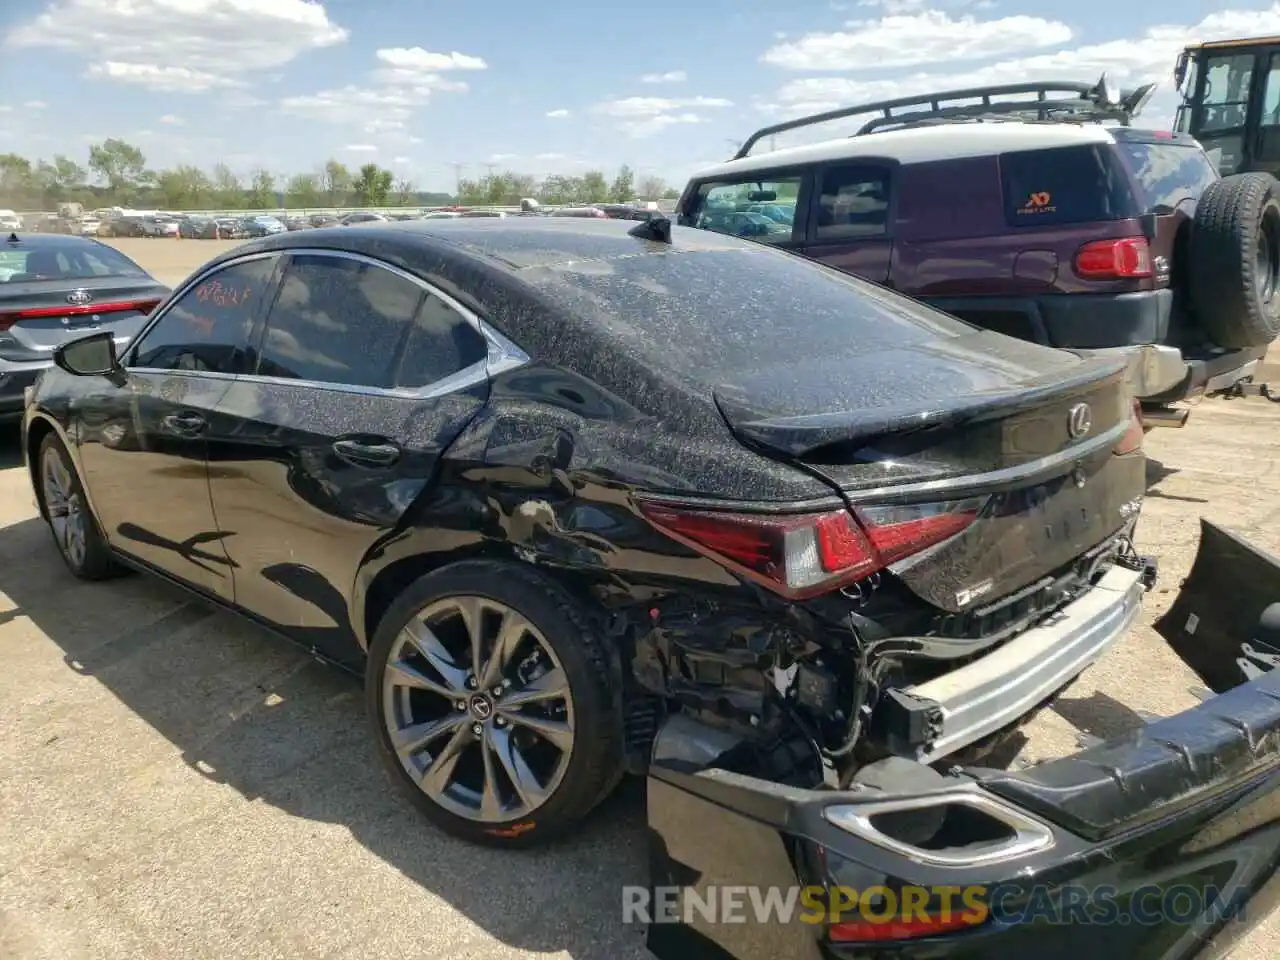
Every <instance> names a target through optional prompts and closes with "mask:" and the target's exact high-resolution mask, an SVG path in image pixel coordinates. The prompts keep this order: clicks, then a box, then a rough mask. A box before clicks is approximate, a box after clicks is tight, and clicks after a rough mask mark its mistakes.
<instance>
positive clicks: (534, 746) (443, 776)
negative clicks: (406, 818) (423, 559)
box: [382, 596, 574, 823]
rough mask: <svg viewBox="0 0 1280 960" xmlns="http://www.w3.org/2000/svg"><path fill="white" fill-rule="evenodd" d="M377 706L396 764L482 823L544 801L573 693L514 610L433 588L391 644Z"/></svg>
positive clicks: (566, 733) (568, 725)
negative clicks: (442, 594) (435, 597)
mask: <svg viewBox="0 0 1280 960" xmlns="http://www.w3.org/2000/svg"><path fill="white" fill-rule="evenodd" d="M382 704H383V717H384V722H385V723H386V726H387V732H388V733H389V735H390V738H391V745H392V747H393V749H394V750H395V752H396V755H397V756H398V758H399V760H400V763H401V765H402V766H403V767H404V769H405V770H406V771H407V772H408V773H409V775H410V776H411V777H412V778H413V780H414V781H415V782H416V783H417V784H418V786H419V788H420V789H421V790H422V791H423V792H424V793H425V794H426V795H427V796H428V797H430V798H431V800H432V801H434V802H435V803H437V804H438V805H439V806H441V807H442V808H444V809H445V810H447V811H449V812H451V813H453V814H455V815H457V816H460V817H463V818H465V819H468V820H472V821H476V822H480V823H501V822H505V821H508V820H513V819H518V818H520V817H526V816H528V815H529V814H531V813H532V812H533V811H535V810H537V809H538V808H539V807H541V806H542V805H543V804H544V803H546V802H547V801H548V800H549V799H550V798H551V797H552V796H553V795H554V793H555V791H556V789H557V788H558V787H559V785H560V782H561V780H562V779H563V778H564V774H565V771H566V769H567V768H568V766H569V760H570V757H571V756H572V753H573V744H574V716H573V698H572V695H571V691H570V689H569V682H568V679H567V677H566V675H565V672H564V669H563V667H562V666H561V663H560V661H559V659H558V658H557V657H556V654H555V650H554V649H553V648H552V646H551V644H550V643H548V642H547V639H546V638H545V637H544V636H543V635H542V633H541V632H540V631H539V630H538V629H537V628H536V627H535V626H534V625H533V624H532V623H531V622H530V621H529V620H528V619H527V618H526V617H525V616H524V615H523V614H521V613H520V612H519V611H518V610H515V609H514V608H512V607H510V606H507V605H506V604H504V603H501V602H499V601H496V600H491V599H488V598H485V597H475V596H458V597H449V598H446V599H443V600H439V601H437V602H435V603H432V604H431V605H429V606H427V607H426V608H425V609H423V610H421V611H420V612H418V613H417V614H415V615H414V616H413V617H411V618H410V620H409V622H408V623H407V624H406V625H405V627H404V628H403V629H402V630H401V631H400V633H399V635H398V636H397V637H396V639H395V641H394V642H393V644H392V647H391V652H390V655H389V656H388V658H387V664H386V667H385V669H384V671H383V677H382Z"/></svg>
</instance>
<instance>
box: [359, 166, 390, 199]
mask: <svg viewBox="0 0 1280 960" xmlns="http://www.w3.org/2000/svg"><path fill="white" fill-rule="evenodd" d="M393 179H394V177H393V175H392V173H391V171H390V170H382V169H380V168H379V167H378V165H377V164H376V163H366V164H365V165H364V166H362V167H361V168H360V175H359V176H358V177H356V180H355V183H354V184H352V189H353V190H354V191H355V195H356V203H357V204H359V205H360V206H362V207H385V206H386V205H387V195H388V194H389V193H390V192H391V181H392V180H393Z"/></svg>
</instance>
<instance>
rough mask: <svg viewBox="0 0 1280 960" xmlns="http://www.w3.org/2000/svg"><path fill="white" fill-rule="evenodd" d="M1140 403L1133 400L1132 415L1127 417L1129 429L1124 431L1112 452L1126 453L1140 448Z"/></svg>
mask: <svg viewBox="0 0 1280 960" xmlns="http://www.w3.org/2000/svg"><path fill="white" fill-rule="evenodd" d="M1142 435H1143V430H1142V404H1141V403H1140V402H1139V401H1137V400H1135V401H1133V415H1132V416H1131V417H1130V418H1129V429H1128V430H1126V431H1125V434H1124V436H1123V437H1121V438H1120V442H1119V443H1117V444H1116V448H1115V450H1114V451H1112V452H1113V453H1116V454H1118V455H1124V454H1126V453H1137V452H1138V451H1139V450H1141V449H1142Z"/></svg>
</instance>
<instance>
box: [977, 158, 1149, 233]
mask: <svg viewBox="0 0 1280 960" xmlns="http://www.w3.org/2000/svg"><path fill="white" fill-rule="evenodd" d="M1000 176H1001V179H1002V181H1003V184H1004V203H1005V218H1006V219H1007V220H1008V222H1009V224H1010V225H1011V226H1015V227H1042V226H1049V225H1051V224H1056V223H1091V222H1094V221H1098V220H1127V219H1129V218H1132V217H1140V216H1142V209H1141V207H1140V206H1139V204H1138V202H1137V199H1136V198H1135V197H1134V196H1133V189H1132V187H1131V185H1130V181H1129V176H1128V174H1127V173H1126V171H1125V169H1124V167H1123V166H1122V164H1121V163H1120V159H1119V157H1118V156H1117V154H1116V153H1115V151H1114V150H1113V149H1112V148H1111V147H1110V145H1108V144H1085V145H1082V146H1074V147H1053V148H1051V149H1048V150H1020V151H1017V152H1015V153H1005V154H1001V156H1000Z"/></svg>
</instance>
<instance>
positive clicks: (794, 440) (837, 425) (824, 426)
mask: <svg viewBox="0 0 1280 960" xmlns="http://www.w3.org/2000/svg"><path fill="white" fill-rule="evenodd" d="M1081 359H1082V360H1083V361H1084V363H1083V364H1082V367H1081V368H1080V369H1078V370H1077V371H1075V372H1074V373H1072V374H1070V375H1069V376H1065V377H1062V378H1060V379H1057V380H1055V381H1054V382H1053V383H1051V384H1045V385H1042V386H1034V387H1023V388H1017V387H1015V388H1011V389H1009V390H1005V391H1001V392H999V393H987V394H982V395H980V396H972V397H967V398H964V399H961V400H957V401H953V402H949V403H947V404H946V405H945V406H938V407H935V408H934V409H932V410H925V411H921V410H920V408H919V407H914V408H904V407H890V408H888V409H884V408H877V409H873V410H869V411H863V410H841V411H835V412H831V413H815V414H800V415H797V416H785V415H784V416H769V415H767V414H764V415H762V411H756V410H752V409H751V408H750V407H748V406H747V405H746V404H741V403H738V402H736V401H734V400H731V399H728V398H726V397H725V396H724V395H723V392H722V389H721V388H719V387H717V388H714V389H713V391H712V395H713V397H714V399H715V402H716V406H717V407H719V409H720V413H721V415H722V416H723V417H724V419H725V421H726V422H727V423H728V424H729V428H730V429H731V430H732V431H733V433H734V435H735V436H736V437H737V438H738V439H739V440H741V441H742V442H743V443H746V444H747V445H749V446H753V447H757V448H762V449H765V450H773V451H776V452H778V453H782V454H785V455H786V456H788V457H791V458H794V459H797V460H800V459H803V458H804V457H805V456H806V455H807V454H810V453H811V452H812V451H814V450H817V449H820V448H822V447H825V446H827V445H829V444H832V443H869V442H870V441H872V440H874V439H876V438H877V437H881V436H884V435H885V434H887V433H901V432H906V431H916V430H924V429H928V428H931V427H942V426H946V427H950V426H959V425H961V424H964V423H973V422H977V421H981V420H983V419H985V418H987V417H989V416H991V415H992V414H995V413H1001V414H1004V413H1011V412H1018V411H1021V410H1027V409H1030V408H1032V407H1035V406H1037V405H1039V404H1041V403H1043V402H1044V401H1045V400H1047V399H1049V398H1051V397H1053V396H1054V395H1056V394H1059V393H1062V392H1064V391H1071V390H1076V389H1080V388H1083V387H1092V386H1097V385H1100V384H1102V383H1104V382H1106V381H1107V380H1109V379H1112V378H1116V379H1120V378H1122V377H1123V376H1125V375H1126V373H1127V371H1128V366H1129V361H1128V358H1117V357H1104V356H1091V357H1083V356H1082V357H1081ZM1122 433H1123V431H1122Z"/></svg>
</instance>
